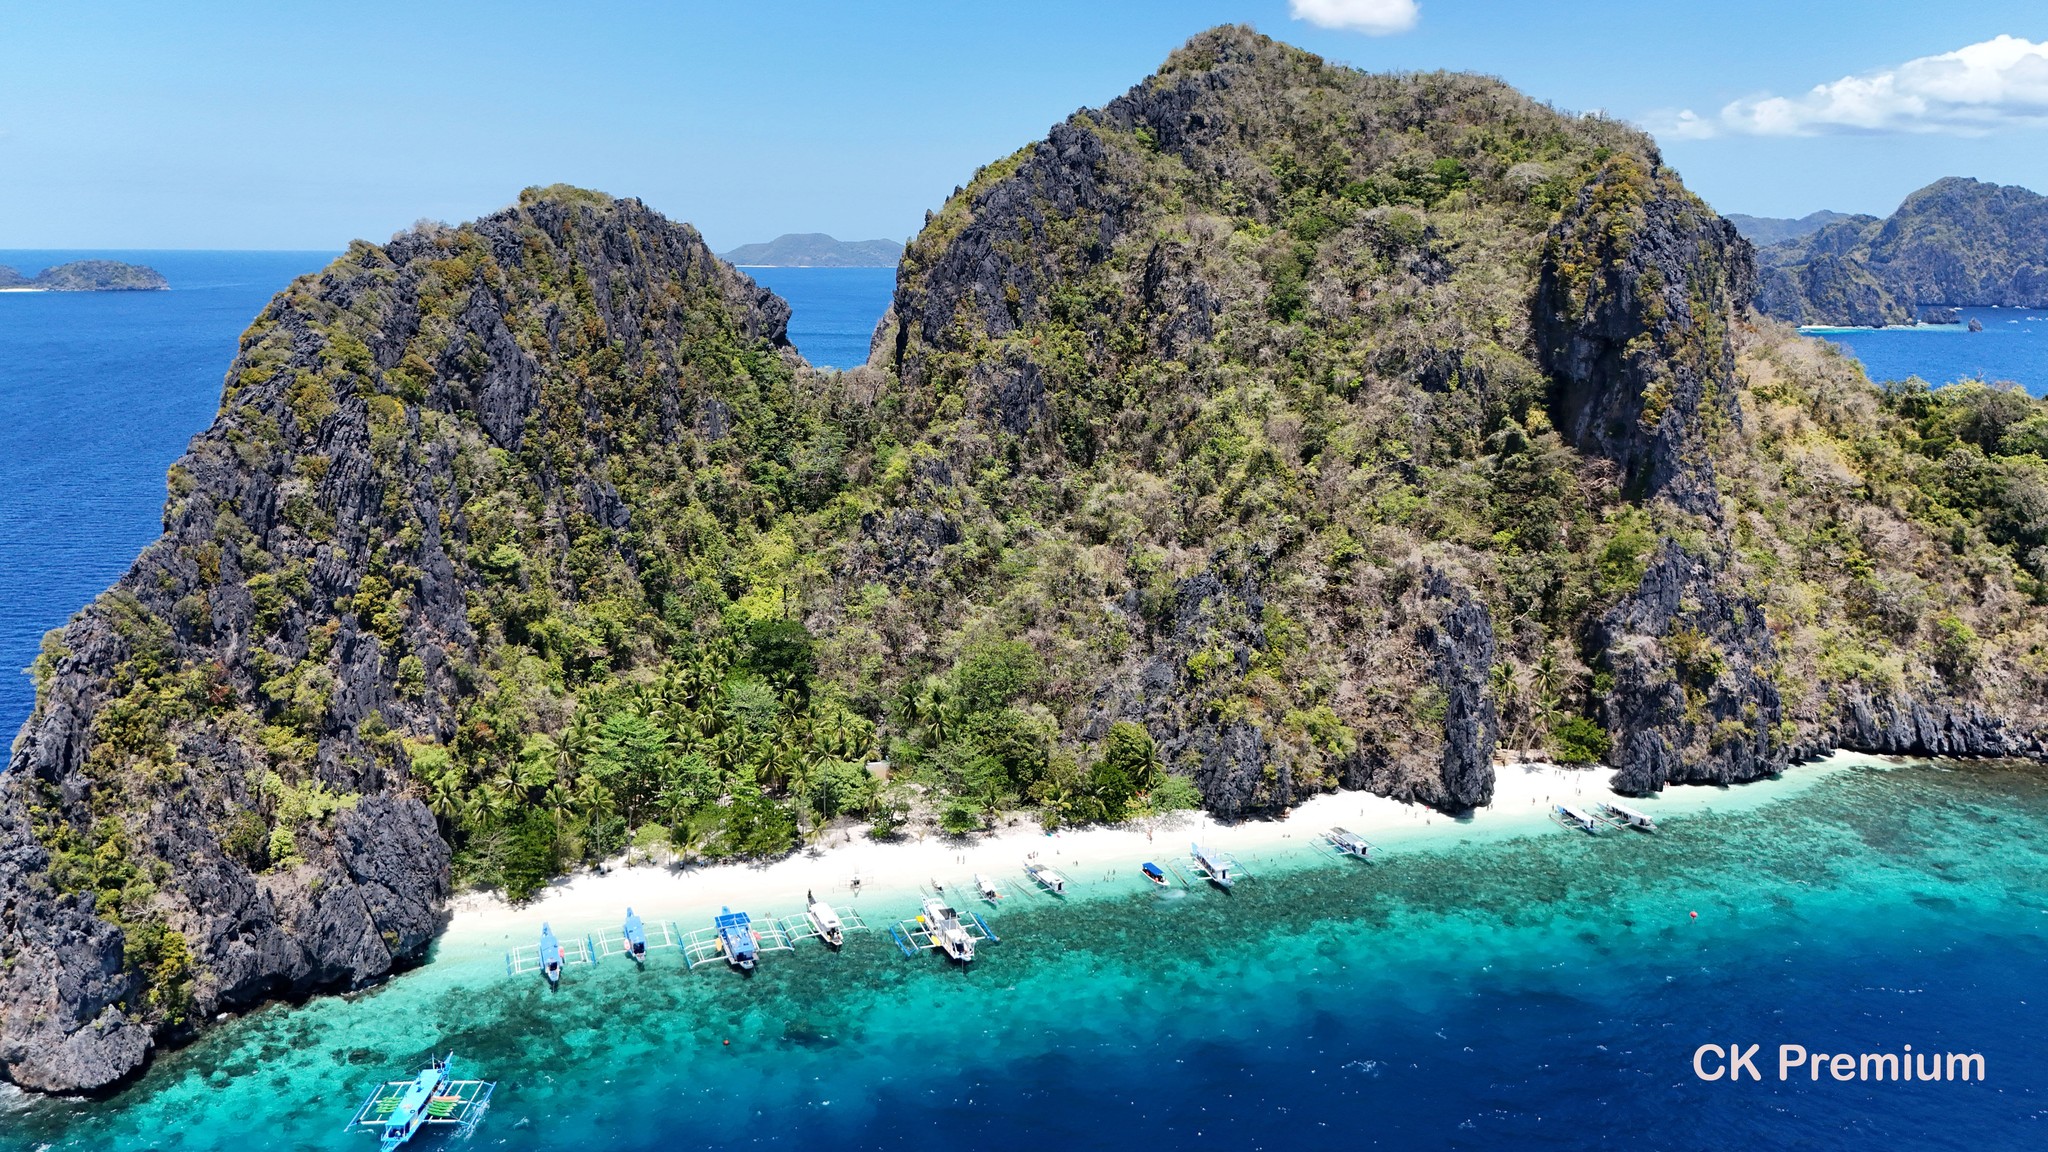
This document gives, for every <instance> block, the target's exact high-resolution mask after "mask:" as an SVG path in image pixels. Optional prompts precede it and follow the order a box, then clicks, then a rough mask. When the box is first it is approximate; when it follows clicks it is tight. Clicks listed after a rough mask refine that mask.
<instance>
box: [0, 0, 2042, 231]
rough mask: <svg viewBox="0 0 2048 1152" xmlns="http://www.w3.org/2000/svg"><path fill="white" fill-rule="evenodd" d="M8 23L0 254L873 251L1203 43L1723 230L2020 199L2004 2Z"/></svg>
mask: <svg viewBox="0 0 2048 1152" xmlns="http://www.w3.org/2000/svg"><path fill="white" fill-rule="evenodd" d="M27 7H28V5H27V4H25V3H20V2H11V3H8V4H6V5H5V6H0V248H30V247H106V248H116V247H172V248H177V247H223V248H325V249H333V248H339V247H341V246H342V245H343V244H344V243H345V242H346V241H347V240H349V239H350V238H353V237H358V236H362V237H369V238H372V239H381V238H383V237H385V236H388V235H390V234H391V233H392V232H393V231H396V230H398V229H400V228H403V227H405V226H406V225H408V224H410V223H411V222H413V221H414V220H416V219H418V218H421V217H432V218H437V219H446V220H460V219H467V218H470V217H473V216H476V215H478V214H480V213H483V212H487V211H490V210H491V209H493V208H495V207H498V206H501V205H503V204H506V203H509V202H510V201H511V200H512V198H513V197H514V196H515V195H516V194H517V192H518V190H519V189H520V188H521V187H524V186H526V185H528V184H536V183H551V182H554V181H558V180H560V181H569V182H572V183H577V184H583V185H587V186H591V187H597V188H602V189H604V190H606V191H609V192H612V193H615V194H619V195H635V196H639V197H641V198H642V199H644V200H646V201H647V202H648V203H650V204H652V205H653V206H654V207H656V208H658V209H660V210H662V211H664V212H666V213H668V214H670V215H672V216H675V217H679V218H682V219H686V220H689V221H691V222H693V223H695V224H697V225H698V226H699V227H700V228H701V229H702V230H703V231H704V232H705V234H706V236H707V237H708V238H709V239H710V240H711V241H712V243H713V245H714V246H716V247H719V248H725V247H730V246H732V245H735V244H739V243H744V242H746V241H750V240H760V239H766V238H768V237H770V236H773V235H775V234H777V233H780V232H785V231H824V232H831V233H833V234H834V235H837V236H840V237H842V238H847V239H862V238H867V237H872V236H890V237H895V238H898V239H901V238H903V237H905V236H907V235H908V234H910V233H911V232H913V231H915V230H916V228H917V227H918V225H919V224H920V222H921V221H922V219H923V214H924V211H925V209H927V208H932V207H936V206H937V205H938V204H939V202H940V201H941V200H943V199H944V197H945V195H946V194H947V193H948V192H949V191H951V189H952V188H953V186H954V185H955V184H958V183H960V182H962V181H964V180H965V179H966V177H967V176H968V175H969V174H970V173H971V172H972V171H973V170H974V168H975V167H976V166H977V165H979V164H982V163H985V162H987V161H989V160H992V159H995V158H996V157H999V156H1002V155H1004V154H1006V153H1008V152H1010V151H1011V150H1013V149H1014V148H1016V147H1017V146H1019V145H1021V144H1023V143H1026V142H1028V141H1030V140H1032V139H1035V138H1037V137H1038V136H1040V135H1042V134H1043V133H1044V132H1045V130H1046V128H1047V127H1048V126H1049V125H1050V124H1052V123H1053V122H1055V121H1057V120H1058V119H1060V118H1061V117H1063V116H1065V115H1066V114H1068V113H1069V112H1071V111H1073V110H1074V109H1076V108H1079V107H1084V106H1089V105H1095V104H1100V103H1103V102H1104V101H1106V100H1108V99H1110V98H1112V97H1113V96H1115V95H1116V94H1117V93H1119V92H1121V91H1123V90H1124V89H1125V88H1127V87H1129V86H1130V85H1131V84H1133V83H1135V82H1137V81H1138V80H1139V79H1141V78H1142V77H1143V76H1145V75H1146V74H1147V73H1148V72H1150V71H1151V70H1152V69H1153V68H1154V67H1156V66H1157V64H1158V63H1159V61H1160V60H1161V59H1163V58H1164V57H1165V55H1166V54H1167V52H1169V51H1170V50H1171V49H1172V48H1173V47H1174V46H1175V45H1177V44H1178V43H1180V42H1181V41H1183V40H1184V39H1186V38H1187V37H1188V36H1189V35H1191V34H1193V33H1195V32H1197V31H1200V30H1201V29H1203V28H1205V27H1208V26H1210V25H1213V24H1218V23H1225V22H1232V21H1244V22H1249V23H1252V24H1254V25H1256V26H1257V27H1258V28H1260V29H1261V30H1262V31H1264V32H1267V33H1269V34H1271V35H1274V36H1277V37H1279V38H1281V39H1284V40H1287V41H1290V42H1292V43H1295V44H1299V45H1301V46H1302V47H1305V48H1308V49H1310V50H1312V51H1315V52H1318V53H1321V54H1323V55H1324V56H1326V57H1329V58H1331V59H1334V60H1339V61H1343V62H1345V63H1349V64H1353V65H1356V66H1359V67H1363V68H1368V69H1374V70H1387V69H1430V68H1451V69H1462V70H1470V71H1478V72H1486V73H1492V74H1494V75H1498V76H1501V77H1503V78H1504V79H1506V80H1508V81H1509V82H1510V83H1513V84H1515V85H1516V86H1518V87H1520V88H1522V89H1523V90H1524V91H1527V92H1529V93H1530V94H1532V95H1534V96H1536V97H1538V98H1540V99H1544V100H1549V101H1551V102H1553V103H1555V104H1557V105H1559V106H1561V107H1564V108H1569V109H1573V110H1579V111H1584V110H1590V109H1603V110H1605V111H1607V112H1608V113H1610V114H1612V115H1615V116H1619V117H1622V118H1624V119H1628V120H1631V121H1634V122H1636V123H1639V124H1643V125H1645V126H1648V127H1651V128H1653V130H1656V131H1657V132H1658V136H1659V139H1660V141H1662V142H1663V144H1664V147H1665V154H1666V158H1667V159H1668V160H1669V161H1670V162H1671V163H1672V164H1673V165H1674V166H1675V167H1676V168H1678V169H1679V171H1680V172H1681V173H1682V174H1683V175H1684V176H1685V178H1686V180H1687V182H1688V183H1689V184H1690V185H1691V186H1692V187H1693V188H1694V189H1696V190H1697V191H1699V192H1700V193H1701V194H1702V195H1704V196H1705V197H1706V198H1707V199H1708V200H1709V202H1711V203H1712V204H1713V205H1714V206H1715V207H1717V208H1719V209H1720V210H1722V211H1724V212H1751V213H1757V214H1768V215H1797V214H1802V213H1805V212H1807V211H1811V210H1813V209H1816V208H1823V207H1826V208H1835V209H1841V210H1849V211H1869V212H1879V213H1882V212H1888V211H1890V210H1891V209H1892V208H1893V207H1894V206H1896V205H1897V203H1898V201H1899V199H1900V198H1901V197H1902V196H1904V195H1905V194H1906V193H1907V192H1909V191H1911V190H1912V189H1914V188H1917V187H1919V186H1921V185H1923V184H1926V183H1928V182H1929V181H1931V180H1933V179H1935V178H1937V177H1940V176H1944V175H1967V176H1976V177H1980V178H1983V179H1990V180H1996V181H1999V182H2003V183H2019V184H2025V185H2028V186H2029V187H2033V188H2036V189H2039V190H2044V191H2048V148H2044V147H2043V146H2044V144H2048V128H2044V126H2043V125H2044V124H2048V54H2044V55H2030V54H2029V52H2030V50H2031V49H2032V48H2033V47H2034V45H2035V43H2036V42H2048V6H2044V5H2042V4H2040V3H2039V0H2030V2H2028V3H2019V2H2005V0H1985V2H1981V3H1975V4H1973V5H1970V6H1968V7H1962V6H1957V7H1955V8H1952V9H1946V10H1941V11H1939V13H1938V18H1936V13H1937V9H1940V8H1943V7H1944V6H1938V5H1929V4H1928V3H1926V0H1917V2H1912V3H1905V2H1892V0H1863V2H1859V3H1835V2H1818V3H1817V2H1810V0H1771V2H1753V0H1737V2H1728V3H1686V4H1665V3H1656V2H1647V0H1632V2H1629V3H1619V2H1607V0H1587V2H1583V3H1572V2H1562V0H1560V2H1553V3H1545V2H1540V0H1538V2H1531V0H1520V2H1495V0H1241V2H1221V0H1167V2H1160V3H1149V2H1146V3H1139V2H1122V0H1088V2H1081V3H1075V2H1068V0H1030V2H1025V3H1010V4H984V3H955V2H948V3H919V4H913V3H876V4H856V3H852V2H850V0H841V2H838V3H783V2H776V0H766V2H757V3H752V4H684V3H672V4H635V3H629V2H613V3H606V4H602V5H589V6H583V5H569V4H530V3H522V2H519V0H497V2H495V3H491V4H470V3H459V2H457V3H433V2H431V0H415V2H413V3H408V4H387V3H381V2H374V0H356V2H352V3H348V4H333V5H322V6H321V9H323V10H321V11H299V10H296V9H297V8H298V6H295V5H290V4H278V3H276V2H275V0H272V2H270V3H262V4H255V3H249V4H241V3H205V2H203V0H196V2H188V3H186V4H164V3H161V2H153V3H148V4H113V3H91V2H90V0H79V2H77V3H70V4H63V5H58V4H48V5H40V6H39V7H41V8H43V9H44V10H43V11H27V10H25V9H27ZM586 13H587V14H586ZM1297 13H1299V15H1298V14H1297ZM1303 15H1305V16H1308V17H1313V18H1314V19H1304V18H1302V16H1303ZM1317 20H1319V21H1320V24H1319V23H1317V22H1316V21H1317ZM2001 35H2004V36H2009V37H2015V38H2021V41H2020V43H2023V44H2024V47H2022V48H2015V47H2014V44H2015V43H2016V42H2015V41H2003V42H1999V41H1996V39H1995V38H1997V37H1999V36H2001ZM1971 45H1979V46H1984V45H1989V47H1983V48H1981V49H1980V50H1979V51H1977V53H1976V55H1973V56H1965V57H1958V58H1952V59H1950V60H1948V61H1946V62H1944V61H1941V60H1936V61H1934V62H1932V63H1929V62H1928V61H1927V60H1926V59H1925V58H1928V57H1937V56H1940V55H1941V54H1944V53H1953V52H1956V51H1957V50H1961V49H1965V48H1967V47H1968V46H1971ZM2000 45H2003V47H2000ZM1916 60H1917V61H1921V63H1919V64H1911V63H1909V62H1912V61H1916ZM1958 61H1960V63H1959V62H1958ZM1845 77H1846V78H1852V82H1851V83H1849V84H1846V85H1844V84H1836V82H1837V81H1841V80H1843V79H1844V78H1845ZM1817 85H1834V86H1833V87H1830V88H1827V89H1824V90H1823V91H1821V92H1819V93H1813V92H1812V90H1813V89H1814V88H1815V87H1816V86H1817Z"/></svg>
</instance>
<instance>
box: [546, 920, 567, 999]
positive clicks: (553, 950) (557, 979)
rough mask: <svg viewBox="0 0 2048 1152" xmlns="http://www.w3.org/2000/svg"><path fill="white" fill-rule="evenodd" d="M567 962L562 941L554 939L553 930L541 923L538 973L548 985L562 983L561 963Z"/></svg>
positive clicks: (554, 985)
mask: <svg viewBox="0 0 2048 1152" xmlns="http://www.w3.org/2000/svg"><path fill="white" fill-rule="evenodd" d="M567 962H568V954H567V953H565V952H563V951H562V942H561V941H560V940H557V939H555V930H554V929H553V928H550V927H548V926H547V924H546V923H542V924H541V926H540V974H541V976H542V977H544V978H545V979H546V980H547V982H548V987H550V988H559V987H561V985H562V965H563V964H565V963H567Z"/></svg>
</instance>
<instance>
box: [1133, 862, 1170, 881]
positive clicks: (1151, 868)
mask: <svg viewBox="0 0 2048 1152" xmlns="http://www.w3.org/2000/svg"><path fill="white" fill-rule="evenodd" d="M1138 870H1139V871H1140V872H1143V873H1144V874H1145V879H1147V880H1150V881H1151V882H1152V883H1153V884H1155V885H1157V886H1158V887H1161V888H1164V887H1166V869H1164V868H1161V867H1160V866H1159V865H1157V864H1154V863H1153V862H1151V861H1150V860H1147V861H1145V862H1144V863H1143V864H1140V865H1139V866H1138Z"/></svg>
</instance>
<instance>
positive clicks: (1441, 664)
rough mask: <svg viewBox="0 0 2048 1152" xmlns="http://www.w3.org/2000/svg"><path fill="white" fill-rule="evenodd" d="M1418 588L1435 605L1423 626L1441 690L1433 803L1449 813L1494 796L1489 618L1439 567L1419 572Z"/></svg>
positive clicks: (1496, 730)
mask: <svg viewBox="0 0 2048 1152" xmlns="http://www.w3.org/2000/svg"><path fill="white" fill-rule="evenodd" d="M1423 589H1424V591H1425V592H1426V593H1427V594H1428V595H1429V598H1430V600H1431V601H1433V602H1434V605H1435V606H1436V607H1437V609H1438V615H1437V617H1436V619H1435V620H1433V621H1431V622H1430V623H1429V624H1427V625H1426V626H1425V627H1424V629H1423V641H1424V644H1425V645H1426V648H1427V651H1428V652H1429V653H1430V655H1431V656H1432V657H1433V659H1434V662H1435V666H1436V682H1437V687H1438V688H1439V689H1440V690H1441V691H1442V692H1443V694H1444V702H1445V708H1444V750H1443V794H1442V796H1441V798H1439V799H1437V800H1434V801H1433V802H1434V803H1436V804H1438V805H1439V806H1440V807H1443V808H1447V809H1451V810H1453V811H1465V810H1469V809H1472V808H1477V807H1479V806H1480V805H1482V804H1485V803H1487V802H1489V801H1491V800H1492V799H1493V750H1494V746H1495V744H1496V743H1497V742H1498V739H1499V735H1500V719H1499V717H1498V716H1497V715H1496V714H1495V710H1494V703H1493V698H1492V696H1491V695H1490V694H1489V693H1490V689H1489V687H1488V678H1489V677H1490V676H1491V675H1492V672H1493V661H1494V641H1493V617H1492V615H1491V614H1490V613H1488V612H1487V610H1486V605H1485V604H1484V603H1483V602H1481V601H1480V600H1479V599H1478V598H1477V597H1475V596H1474V595H1473V594H1472V590H1471V589H1469V588H1465V587H1463V586H1461V585H1458V584H1455V583H1453V582H1452V580H1451V578H1450V577H1449V576H1448V575H1447V574H1446V573H1444V572H1443V571H1442V570H1441V569H1436V568H1432V569H1430V570H1429V572H1428V573H1427V574H1426V575H1425V576H1424V579H1423Z"/></svg>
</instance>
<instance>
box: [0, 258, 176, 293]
mask: <svg viewBox="0 0 2048 1152" xmlns="http://www.w3.org/2000/svg"><path fill="white" fill-rule="evenodd" d="M170 286H171V285H170V282H169V281H167V280H165V279H164V277H163V274H162V273H161V272H158V271H157V270H156V269H154V268H150V267H147V266H146V265H142V264H124V263H121V262H120V261H118V260H74V261H72V262H71V263H69V264H57V265H53V266H51V267H49V268H45V269H43V270H42V271H41V272H38V273H36V274H35V275H34V276H24V275H22V274H21V273H20V272H18V271H16V270H15V269H13V268H10V267H8V266H7V265H5V264H0V290H4V289H9V288H13V289H23V288H29V289H35V290H37V291H41V292H161V291H164V290H166V289H168V288H169V287H170Z"/></svg>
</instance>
